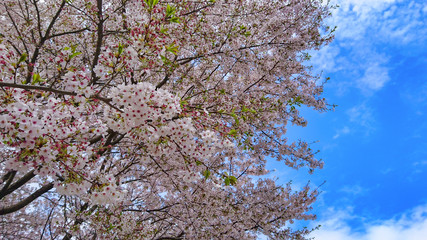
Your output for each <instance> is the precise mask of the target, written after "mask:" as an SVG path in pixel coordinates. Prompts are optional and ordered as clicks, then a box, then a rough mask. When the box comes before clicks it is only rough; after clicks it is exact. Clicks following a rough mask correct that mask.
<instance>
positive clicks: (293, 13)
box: [0, 0, 333, 239]
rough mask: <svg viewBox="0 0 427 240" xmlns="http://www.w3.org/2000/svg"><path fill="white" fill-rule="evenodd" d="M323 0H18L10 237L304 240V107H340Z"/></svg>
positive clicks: (7, 87) (4, 108)
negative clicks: (295, 183) (286, 178)
mask: <svg viewBox="0 0 427 240" xmlns="http://www.w3.org/2000/svg"><path fill="white" fill-rule="evenodd" d="M329 8H330V6H328V4H326V3H322V1H320V0H302V1H301V0H289V1H282V0H280V1H279V0H277V1H276V0H272V1H260V0H243V1H242V0H201V1H187V0H172V1H162V0H84V1H83V0H60V1H57V0H4V1H2V3H0V88H1V89H0V138H1V141H0V142H1V143H0V148H1V151H0V155H1V160H0V175H1V180H0V215H1V216H2V222H1V223H0V224H1V227H0V229H1V230H0V233H1V234H2V236H4V238H5V239H35V238H38V239H256V238H257V236H259V235H260V234H263V235H265V236H268V237H269V238H271V239H304V238H305V236H307V234H308V233H309V232H310V231H311V230H310V229H301V230H298V229H294V228H291V227H290V225H289V224H290V223H292V222H294V221H296V220H311V219H314V218H315V216H314V215H312V214H310V212H309V211H310V209H311V204H312V203H313V202H314V201H315V200H316V197H317V196H318V192H317V191H316V190H311V189H310V188H309V187H308V186H306V187H305V188H303V189H302V190H299V191H297V190H296V189H293V188H292V185H291V184H287V185H285V186H279V185H277V184H276V183H275V181H274V180H272V179H269V178H268V177H267V176H266V174H267V173H268V172H269V171H268V170H267V169H266V161H267V159H268V160H269V161H280V162H282V163H283V165H284V166H288V167H291V168H294V169H300V168H303V169H306V170H308V171H310V172H312V171H314V170H315V169H319V168H321V167H322V166H323V162H322V161H321V160H318V159H316V157H315V152H313V150H312V149H311V148H310V145H309V144H308V143H306V142H304V141H302V140H300V141H298V142H290V141H288V139H287V138H286V131H287V126H288V125H289V124H294V125H298V126H306V124H307V121H306V120H305V119H304V118H303V117H302V116H301V115H300V111H299V110H300V107H301V106H303V105H304V106H306V107H310V108H313V109H315V110H318V111H327V110H329V109H330V108H331V106H329V105H328V104H327V103H326V100H325V99H324V98H323V97H322V95H321V94H322V91H323V83H322V79H321V77H320V76H316V75H313V74H312V73H311V72H310V67H309V66H307V63H306V60H307V59H308V53H307V51H309V50H313V49H314V50H316V49H319V48H320V47H322V46H323V45H325V44H327V43H329V42H330V41H331V40H332V38H333V35H332V33H333V29H330V28H329V27H327V26H326V25H325V24H324V23H323V19H325V18H326V17H328V16H329V15H330V12H329Z"/></svg>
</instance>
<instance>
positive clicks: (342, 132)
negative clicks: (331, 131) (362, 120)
mask: <svg viewBox="0 0 427 240" xmlns="http://www.w3.org/2000/svg"><path fill="white" fill-rule="evenodd" d="M349 133H350V128H349V127H347V126H345V127H343V128H341V129H340V130H338V131H337V132H336V133H335V135H334V137H333V139H337V138H339V137H341V136H342V135H346V134H349Z"/></svg>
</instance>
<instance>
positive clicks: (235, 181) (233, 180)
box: [228, 176, 237, 185]
mask: <svg viewBox="0 0 427 240" xmlns="http://www.w3.org/2000/svg"><path fill="white" fill-rule="evenodd" d="M228 179H230V184H231V185H236V183H237V178H236V177H235V176H230V177H228Z"/></svg>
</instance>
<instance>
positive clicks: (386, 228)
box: [312, 206, 427, 240]
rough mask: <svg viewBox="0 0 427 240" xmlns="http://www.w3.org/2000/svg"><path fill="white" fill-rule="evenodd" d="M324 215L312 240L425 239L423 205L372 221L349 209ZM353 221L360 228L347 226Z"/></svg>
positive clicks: (426, 211) (426, 219) (426, 228)
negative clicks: (356, 214)
mask: <svg viewBox="0 0 427 240" xmlns="http://www.w3.org/2000/svg"><path fill="white" fill-rule="evenodd" d="M325 215H326V214H325ZM326 216H330V217H329V218H325V219H323V220H320V221H319V223H320V224H321V225H322V227H321V228H320V230H318V231H315V232H313V234H312V237H315V239H316V240H378V239H381V240H402V239H404V240H423V239H425V238H426V236H427V206H419V207H416V208H414V209H412V210H411V211H409V212H407V213H403V214H400V215H398V216H396V217H394V218H391V219H386V220H380V221H378V220H377V221H374V222H370V221H367V219H366V218H364V217H360V216H355V215H353V213H352V209H351V208H347V209H344V210H335V209H329V210H328V213H327V215H326ZM355 219H357V220H359V221H362V222H364V224H363V228H362V229H355V228H354V227H352V226H351V224H350V223H349V222H351V221H354V220H355Z"/></svg>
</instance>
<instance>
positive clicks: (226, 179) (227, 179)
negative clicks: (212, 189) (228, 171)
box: [224, 177, 230, 186]
mask: <svg viewBox="0 0 427 240" xmlns="http://www.w3.org/2000/svg"><path fill="white" fill-rule="evenodd" d="M224 183H225V185H226V186H229V185H230V178H229V177H226V178H225V179H224Z"/></svg>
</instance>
